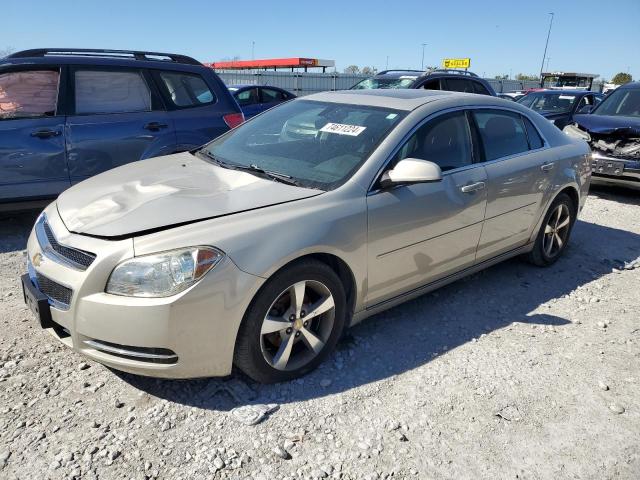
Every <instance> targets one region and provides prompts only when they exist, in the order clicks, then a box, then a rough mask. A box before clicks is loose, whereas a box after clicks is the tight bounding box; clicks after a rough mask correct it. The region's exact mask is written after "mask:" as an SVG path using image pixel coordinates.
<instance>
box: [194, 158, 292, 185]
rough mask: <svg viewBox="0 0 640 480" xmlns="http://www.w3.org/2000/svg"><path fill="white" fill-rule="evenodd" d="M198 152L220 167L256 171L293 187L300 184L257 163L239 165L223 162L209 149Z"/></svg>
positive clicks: (290, 177) (288, 176) (289, 176)
mask: <svg viewBox="0 0 640 480" xmlns="http://www.w3.org/2000/svg"><path fill="white" fill-rule="evenodd" d="M200 152H204V154H205V155H206V156H207V157H209V158H210V159H211V160H213V161H214V162H215V163H216V165H218V166H220V167H222V168H228V169H230V170H242V171H245V172H250V173H251V172H253V173H257V174H259V175H263V176H265V177H269V178H270V179H271V180H274V181H276V182H280V183H284V184H286V185H293V186H294V187H298V186H300V185H299V184H298V182H297V181H295V180H294V179H293V177H292V176H291V175H286V174H284V173H279V172H273V171H270V170H265V169H264V168H260V167H258V166H257V165H253V164H252V165H241V164H239V163H229V162H225V161H224V160H221V159H220V158H218V157H216V156H215V155H214V154H213V153H211V152H210V151H209V150H204V149H203V150H200Z"/></svg>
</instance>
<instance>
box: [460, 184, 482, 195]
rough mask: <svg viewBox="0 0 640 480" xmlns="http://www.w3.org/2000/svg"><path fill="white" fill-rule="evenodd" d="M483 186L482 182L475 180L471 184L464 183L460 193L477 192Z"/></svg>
mask: <svg viewBox="0 0 640 480" xmlns="http://www.w3.org/2000/svg"><path fill="white" fill-rule="evenodd" d="M484 187H485V183H484V182H476V183H472V184H471V185H465V186H464V187H461V188H460V190H461V191H462V193H473V192H477V191H478V190H482V189H483V188H484Z"/></svg>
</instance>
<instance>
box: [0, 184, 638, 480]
mask: <svg viewBox="0 0 640 480" xmlns="http://www.w3.org/2000/svg"><path fill="white" fill-rule="evenodd" d="M639 219H640V195H639V194H638V193H633V192H629V191H624V190H613V189H600V190H595V191H594V192H592V195H591V196H590V198H589V200H588V202H587V206H586V207H585V210H584V211H583V213H582V216H581V220H580V221H579V222H578V223H577V225H576V227H575V230H574V232H573V237H572V240H571V246H570V248H569V249H568V250H567V251H566V253H565V256H564V258H562V259H561V260H560V261H559V262H558V263H556V264H555V265H554V266H553V267H551V268H549V269H538V268H535V267H532V266H530V265H528V264H526V263H523V262H521V261H520V260H517V259H515V260H512V261H508V262H506V263H503V264H501V265H498V266H495V267H493V268H490V269H489V270H486V271H484V272H481V273H479V274H476V275H474V276H472V277H469V278H467V279H465V280H462V281H459V282H457V283H455V284H452V285H450V286H448V287H445V288H444V289H441V290H439V291H437V292H434V293H432V294H428V295H425V296H423V297H421V298H419V299H417V300H414V301H412V302H409V303H406V304H404V305H402V306H399V307H397V308H395V309H392V310H390V311H388V312H385V313H383V314H380V315H377V316H375V317H373V318H371V319H369V320H367V321H366V322H364V323H362V324H360V325H358V326H356V327H355V328H353V329H352V330H351V332H350V334H349V335H348V336H347V337H346V338H345V340H344V341H343V342H342V343H341V344H340V346H339V349H338V351H337V352H336V353H335V354H334V355H332V357H331V358H330V359H329V361H327V362H326V363H325V365H323V366H322V367H321V368H320V369H319V370H317V371H316V372H314V373H313V374H311V375H308V376H307V377H305V378H303V379H301V380H298V381H296V382H293V383H289V384H280V385H272V386H262V385H256V384H253V383H252V382H250V381H249V380H247V379H246V378H244V377H242V376H240V375H234V376H232V377H230V378H227V379H212V380H193V381H166V380H155V379H148V378H141V377H136V376H132V375H127V374H123V373H118V372H115V371H112V370H109V369H107V368H105V367H103V366H101V365H99V364H96V363H93V362H90V361H85V360H84V359H83V358H82V357H80V356H79V355H77V354H75V353H73V352H71V351H69V350H68V349H66V348H65V347H64V346H62V345H60V344H58V343H56V341H55V340H54V339H53V338H52V337H51V336H49V334H48V333H46V332H44V331H42V330H41V329H40V328H39V327H38V326H37V325H36V323H35V320H34V319H33V318H32V316H31V314H30V312H29V311H28V310H27V309H26V308H25V306H24V305H23V302H22V294H21V290H20V287H19V281H18V279H19V275H20V274H21V273H22V272H23V269H24V253H23V249H24V247H25V243H26V236H27V233H28V230H29V228H30V226H31V224H32V223H33V220H34V215H33V214H30V215H20V216H16V217H14V218H5V219H2V220H0V319H1V322H2V323H1V324H0V328H1V332H0V478H3V479H4V478H6V479H13V478H30V479H31V478H36V479H44V478H78V479H79V478H82V479H91V478H102V479H111V478H123V479H129V478H135V479H143V478H163V479H172V480H173V479H200V478H207V479H218V478H233V479H235V478H238V479H244V478H253V479H265V480H266V479H268V480H271V479H285V478H287V479H303V478H304V479H307V478H311V479H319V478H342V479H382V478H400V479H404V478H419V479H432V478H433V479H441V478H455V479H461V478H474V479H475V478H491V479H564V478H568V479H569V478H570V479H590V478H593V479H608V478H623V479H637V478H640V405H639V403H638V400H639V399H640V383H639V382H640V321H639V318H638V306H639V301H640V264H639V265H638V268H635V269H633V268H631V267H629V269H624V268H623V265H624V262H633V261H634V260H635V259H637V258H638V256H639V255H640V220H639ZM254 404H278V405H279V409H277V410H276V411H274V412H273V413H271V414H269V415H268V416H267V417H266V418H265V419H264V421H262V422H261V423H259V424H257V425H253V426H248V425H245V424H243V423H241V422H239V421H238V420H237V418H236V417H235V415H234V414H233V413H232V412H231V409H233V408H234V407H239V406H243V405H254Z"/></svg>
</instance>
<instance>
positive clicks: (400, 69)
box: [376, 68, 424, 75]
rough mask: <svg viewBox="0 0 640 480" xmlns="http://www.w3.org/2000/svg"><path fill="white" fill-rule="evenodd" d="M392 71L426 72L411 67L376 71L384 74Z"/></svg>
mask: <svg viewBox="0 0 640 480" xmlns="http://www.w3.org/2000/svg"><path fill="white" fill-rule="evenodd" d="M392 72H415V73H424V70H411V69H410V68H396V69H393V70H382V71H381V72H378V73H376V75H384V74H387V73H392Z"/></svg>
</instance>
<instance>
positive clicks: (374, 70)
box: [360, 67, 378, 75]
mask: <svg viewBox="0 0 640 480" xmlns="http://www.w3.org/2000/svg"><path fill="white" fill-rule="evenodd" d="M360 73H362V74H363V75H375V74H376V73H378V69H377V68H376V67H362V70H360Z"/></svg>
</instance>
